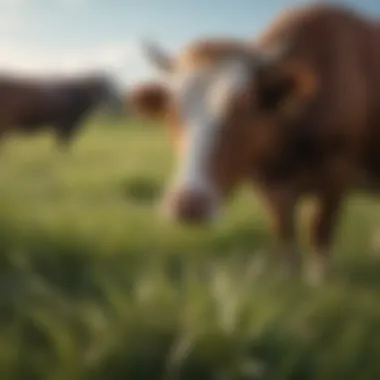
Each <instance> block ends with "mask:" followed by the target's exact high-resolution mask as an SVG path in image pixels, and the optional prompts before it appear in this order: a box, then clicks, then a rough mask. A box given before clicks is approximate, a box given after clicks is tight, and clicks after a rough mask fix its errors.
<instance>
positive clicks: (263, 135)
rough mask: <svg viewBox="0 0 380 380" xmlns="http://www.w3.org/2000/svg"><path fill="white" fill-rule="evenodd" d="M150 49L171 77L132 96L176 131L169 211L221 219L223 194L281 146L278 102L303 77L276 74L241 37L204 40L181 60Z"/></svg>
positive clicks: (185, 216) (179, 216)
mask: <svg viewBox="0 0 380 380" xmlns="http://www.w3.org/2000/svg"><path fill="white" fill-rule="evenodd" d="M150 54H151V56H153V58H154V61H155V62H156V63H158V64H159V66H160V67H161V68H162V69H164V70H165V72H166V74H167V79H168V81H167V82H166V83H163V84H160V83H149V84H146V85H142V86H140V87H138V88H137V89H136V90H135V91H134V92H133V94H132V103H133V105H134V107H135V108H136V109H137V110H139V111H140V112H141V113H143V114H145V115H147V116H150V117H156V118H162V119H163V120H164V122H165V124H166V125H168V126H170V130H171V132H172V135H173V137H174V142H175V144H176V148H177V153H178V165H177V169H176V172H175V174H174V178H173V182H172V184H171V186H170V188H169V190H168V192H167V196H166V198H165V202H164V205H165V210H166V211H167V212H168V213H169V215H170V216H173V217H175V218H176V219H178V220H180V221H184V222H193V223H198V222H201V221H208V220H211V219H215V218H216V217H217V216H218V215H219V211H220V206H221V204H222V202H223V200H224V199H225V198H226V197H227V196H228V195H229V194H230V193H231V191H232V190H233V189H234V188H235V187H236V185H237V184H238V183H239V182H240V181H241V180H243V179H244V178H246V177H248V176H250V174H252V170H253V167H252V164H253V161H254V159H255V155H256V154H257V152H264V153H263V154H265V151H269V150H270V149H272V150H273V147H274V145H275V144H276V143H277V142H276V141H275V140H276V138H278V136H279V133H277V132H278V120H279V116H280V115H279V114H278V112H276V108H277V105H278V103H279V101H280V100H284V99H286V98H287V97H288V95H289V94H290V93H291V92H292V91H294V90H296V87H297V86H296V81H295V80H294V79H296V78H298V76H294V75H291V74H290V72H289V74H288V75H285V76H283V77H282V78H278V79H276V80H274V76H273V75H269V76H268V71H267V70H265V69H264V68H265V67H269V66H265V64H263V62H265V60H259V59H258V58H257V55H256V53H253V52H251V51H250V49H249V48H248V47H247V46H245V45H243V44H238V43H235V42H218V41H217V42H215V41H214V42H202V43H196V44H194V45H192V46H190V48H189V49H187V50H186V51H185V52H184V53H183V54H181V55H180V56H179V57H178V58H177V59H176V60H174V59H172V58H169V57H168V56H167V55H164V53H162V52H161V51H158V50H157V49H152V48H151V49H150ZM272 59H273V56H272ZM273 69H274V68H273ZM293 73H294V71H293ZM290 79H291V80H290ZM271 80H272V83H271ZM293 98H294V97H293Z"/></svg>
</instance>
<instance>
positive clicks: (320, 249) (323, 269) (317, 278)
mask: <svg viewBox="0 0 380 380" xmlns="http://www.w3.org/2000/svg"><path fill="white" fill-rule="evenodd" d="M341 203H342V197H341V196H340V195H338V194H329V195H322V196H319V197H318V199H317V205H316V209H315V213H314V215H313V216H312V225H311V244H312V252H311V256H310V258H309V262H308V265H307V270H306V279H307V281H308V282H309V283H310V284H311V285H319V284H320V283H322V282H323V281H324V279H325V278H326V277H327V275H328V274H329V270H330V261H331V257H330V256H331V249H332V243H333V238H334V234H335V229H336V226H337V223H338V219H339V212H340V207H341Z"/></svg>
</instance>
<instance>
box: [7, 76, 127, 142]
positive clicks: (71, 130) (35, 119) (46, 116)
mask: <svg viewBox="0 0 380 380" xmlns="http://www.w3.org/2000/svg"><path fill="white" fill-rule="evenodd" d="M103 102H109V103H110V104H114V103H116V102H119V103H120V100H119V99H118V96H117V93H116V91H115V89H114V87H113V85H112V84H111V81H110V80H109V78H108V77H106V76H104V75H85V76H81V77H76V78H74V77H73V78H65V79H44V80H42V79H35V78H16V77H12V76H10V75H5V74H3V75H1V76H0V136H1V137H5V136H6V135H7V134H8V133H9V132H20V133H34V132H36V131H39V130H41V129H43V128H46V127H50V128H52V129H53V131H54V132H55V133H56V135H57V138H58V144H59V147H60V148H62V149H67V148H68V146H69V144H70V142H71V141H72V138H73V137H74V134H75V132H76V130H77V129H78V127H79V126H80V124H81V123H82V122H83V121H84V119H85V117H87V116H88V115H89V114H90V113H91V112H92V111H93V110H94V108H95V107H96V106H98V105H100V103H103Z"/></svg>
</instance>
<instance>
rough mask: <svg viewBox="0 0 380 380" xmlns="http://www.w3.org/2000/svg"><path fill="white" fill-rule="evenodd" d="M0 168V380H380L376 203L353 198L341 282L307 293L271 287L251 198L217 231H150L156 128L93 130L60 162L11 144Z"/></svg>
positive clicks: (158, 161) (167, 154)
mask: <svg viewBox="0 0 380 380" xmlns="http://www.w3.org/2000/svg"><path fill="white" fill-rule="evenodd" d="M0 156H1V160H0V252H1V256H0V259H1V265H0V269H1V274H0V292H1V298H0V320H1V324H0V337H1V339H0V378H1V379H4V380H8V379H9V380H11V379H23V380H24V379H25V380H26V379H33V380H34V379H36V380H37V379H38V380H40V379H41V380H43V379H48V380H53V379H54V380H58V379H75V380H77V379H78V380H81V379H88V380H90V379H91V380H96V379H99V380H100V379H106V378H107V377H108V378H110V379H131V380H134V379H152V380H154V379H196V378H197V377H199V378H201V379H228V380H229V379H260V380H264V379H265V380H277V379H281V380H285V379H297V380H303V379H305V380H306V379H307V380H313V379H318V380H330V379H331V380H340V379H345V380H348V379H355V380H357V379H365V380H371V379H379V378H380V362H379V361H378V358H379V355H380V302H379V290H380V259H379V258H380V255H379V257H377V256H376V252H375V251H373V250H372V249H371V246H370V237H371V233H372V231H373V229H374V228H375V227H377V225H378V224H379V223H380V216H379V215H378V214H379V213H378V212H377V210H379V209H380V207H379V206H378V205H377V203H376V202H375V200H374V199H371V198H366V197H362V196H359V195H357V196H353V197H351V199H350V201H349V202H348V204H347V207H346V209H345V214H344V218H343V220H342V223H341V225H340V228H339V231H338V238H337V244H336V247H335V248H336V249H335V250H336V252H335V255H334V265H335V269H336V271H335V276H334V278H333V279H332V280H331V281H330V282H329V283H327V284H326V285H324V286H323V287H321V288H318V289H310V288H308V287H307V286H306V285H304V284H302V283H300V282H298V281H296V280H294V281H289V282H288V283H280V282H278V281H277V280H276V276H274V274H273V270H272V269H273V268H272V259H274V257H273V254H272V252H271V251H272V249H271V248H272V246H273V242H272V241H273V236H272V234H271V232H270V230H269V229H268V220H267V216H266V214H265V212H264V209H263V207H262V205H261V203H260V200H259V199H257V198H256V197H255V194H254V193H253V192H251V190H250V189H248V188H242V189H240V190H239V192H238V193H237V194H236V197H235V198H234V199H233V200H232V201H231V203H230V204H229V205H228V208H227V209H226V213H225V216H224V218H223V220H222V221H221V222H220V223H219V224H218V225H216V226H214V227H209V228H197V229H186V228H184V227H181V226H176V225H173V224H169V223H168V222H165V221H164V220H162V219H161V218H160V216H159V214H158V213H157V210H156V205H157V201H158V199H159V197H160V195H161V193H162V191H163V189H164V184H165V181H166V180H167V179H168V178H169V174H170V172H171V168H172V165H173V164H174V161H173V160H172V159H173V157H172V153H171V149H170V146H169V140H168V139H167V136H166V135H165V133H164V132H163V131H161V130H160V129H159V128H155V127H154V126H144V125H133V124H130V125H125V126H123V125H119V126H114V125H108V126H107V125H89V126H88V127H87V128H86V129H85V130H83V132H82V133H81V135H80V136H79V138H78V140H77V141H76V143H75V145H74V147H73V149H72V151H71V152H70V153H68V154H60V153H59V152H57V151H56V150H55V147H54V141H53V140H52V139H51V137H50V136H48V135H46V136H45V135H41V136H37V137H21V136H20V137H14V138H12V139H11V140H10V141H8V142H7V144H6V145H4V146H2V148H1V151H0ZM304 206H305V207H303V208H302V213H301V223H300V224H301V225H302V224H303V223H302V220H306V219H305V217H306V216H307V215H306V214H307V212H308V210H309V207H308V204H306V205H304ZM301 231H302V236H303V238H305V237H306V235H305V232H306V225H305V226H303V227H301Z"/></svg>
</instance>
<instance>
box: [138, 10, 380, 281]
mask: <svg viewBox="0 0 380 380" xmlns="http://www.w3.org/2000/svg"><path fill="white" fill-rule="evenodd" d="M147 50H148V53H149V56H150V58H151V59H152V60H153V61H154V62H155V64H156V65H157V66H158V67H159V68H161V69H162V71H163V72H164V73H165V74H166V76H165V80H166V81H164V82H162V83H161V82H158V81H157V82H155V83H154V82H149V83H145V84H141V85H140V86H137V87H136V88H135V89H134V91H133V92H132V94H131V98H130V100H131V103H132V104H133V106H134V107H135V109H136V110H137V111H138V112H139V113H141V114H142V115H145V116H148V117H150V118H155V119H156V120H161V121H163V122H164V123H165V124H166V125H168V126H170V128H171V131H172V132H173V136H174V137H175V141H176V142H177V143H178V144H177V146H178V147H179V149H178V152H179V165H178V170H177V173H176V176H175V179H174V182H173V186H172V187H171V188H170V190H169V191H168V195H167V200H166V206H167V210H168V211H169V212H170V214H171V215H172V216H173V217H174V218H176V219H177V220H179V221H182V222H193V223H199V222H201V221H208V220H211V219H213V218H215V217H216V216H217V215H218V214H219V211H220V209H221V207H222V204H223V203H225V200H226V199H227V197H228V196H230V194H231V192H232V191H233V190H234V189H235V188H236V186H237V185H238V184H239V183H241V182H242V181H243V180H252V181H255V183H256V184H257V185H258V186H259V188H260V189H261V190H262V194H263V196H264V197H265V198H266V200H267V201H268V206H269V210H270V211H271V214H272V215H273V217H274V222H275V223H274V224H275V230H276V233H277V236H278V237H279V243H280V244H279V247H280V254H281V257H282V259H283V262H284V263H285V265H286V266H287V267H288V268H290V269H291V270H292V271H293V270H298V269H299V267H300V263H301V260H300V254H299V252H298V248H297V242H296V237H297V236H296V232H295V226H294V217H295V207H296V205H297V202H298V200H299V199H300V197H301V196H303V195H306V194H309V195H313V196H315V197H316V200H317V202H318V203H317V204H318V207H317V208H316V213H315V215H314V216H313V218H312V222H313V223H312V226H311V231H312V240H313V242H312V243H313V251H314V254H313V255H312V256H311V259H314V260H313V261H312V263H311V265H310V266H308V269H310V271H308V272H307V273H310V275H312V276H311V277H310V278H314V279H321V278H322V277H323V275H324V274H325V273H326V269H327V267H328V266H327V264H328V261H329V260H328V257H329V252H330V250H331V245H332V239H333V232H334V227H335V226H336V225H337V218H338V216H339V211H340V206H341V203H342V200H343V199H344V198H345V196H346V195H347V192H348V191H350V190H352V189H354V188H357V187H358V186H361V187H364V188H365V189H367V190H370V189H371V190H374V189H376V187H377V186H378V185H380V26H379V24H378V23H376V22H375V21H372V20H369V19H366V18H364V17H363V16H361V15H359V14H357V13H355V12H354V11H352V10H350V9H347V8H341V7H339V6H329V5H320V6H315V5H314V6H309V7H305V8H297V9H293V10H291V11H288V12H286V13H284V14H281V15H280V17H278V18H277V19H276V20H275V22H274V23H273V24H272V25H270V26H269V28H268V29H267V30H266V31H265V32H264V33H263V34H262V35H261V36H260V37H259V38H258V40H257V41H255V42H252V43H251V42H247V41H237V40H223V39H216V38H211V39H209V40H198V41H196V42H195V43H192V44H190V45H189V46H187V48H186V49H184V50H183V51H182V52H180V54H178V56H177V57H172V56H170V55H169V54H168V53H166V52H164V51H163V50H162V49H160V48H158V47H156V46H154V45H151V44H150V45H148V49H147Z"/></svg>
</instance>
